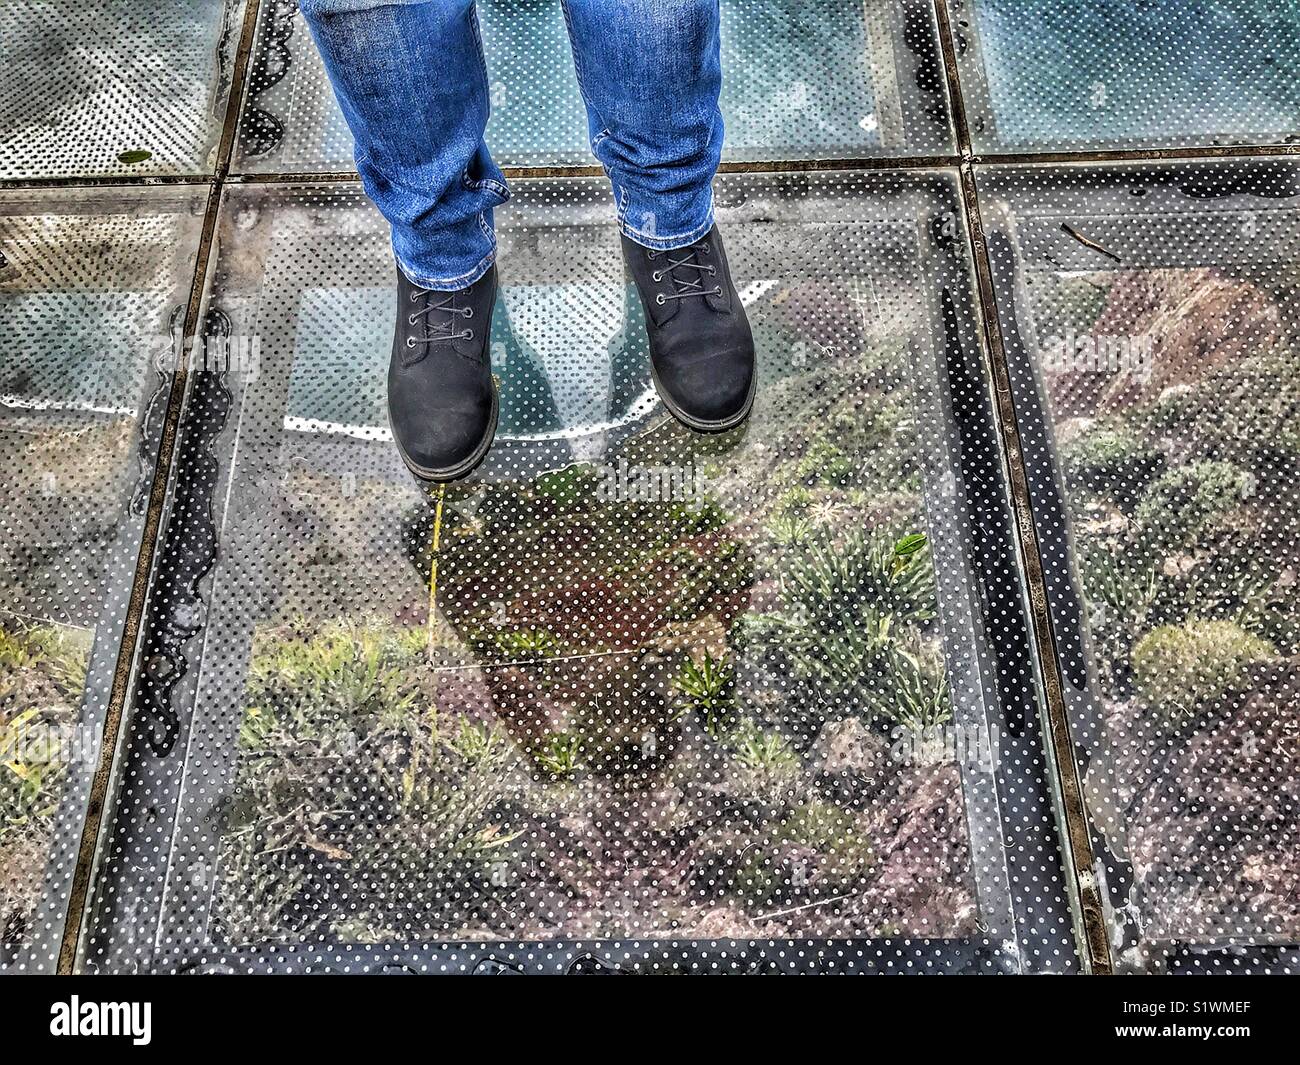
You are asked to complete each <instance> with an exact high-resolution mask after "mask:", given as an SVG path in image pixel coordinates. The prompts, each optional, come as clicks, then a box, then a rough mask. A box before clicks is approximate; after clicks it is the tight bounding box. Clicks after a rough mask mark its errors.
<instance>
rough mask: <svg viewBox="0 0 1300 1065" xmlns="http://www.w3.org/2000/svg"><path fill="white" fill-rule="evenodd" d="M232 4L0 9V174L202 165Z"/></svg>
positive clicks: (183, 1)
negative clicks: (1, 73) (0, 72)
mask: <svg viewBox="0 0 1300 1065" xmlns="http://www.w3.org/2000/svg"><path fill="white" fill-rule="evenodd" d="M242 18H243V3H242V0H168V3H167V4H166V5H165V6H160V5H159V4H156V3H151V2H148V0H97V2H96V3H93V4H88V3H84V2H82V0H5V2H4V3H0V70H2V71H3V72H4V73H3V75H0V178H10V179H16V178H34V177H67V176H73V175H83V174H84V175H106V174H113V175H123V176H131V175H148V174H204V173H209V174H210V173H211V172H212V169H213V162H214V160H213V158H212V156H213V153H214V150H215V148H216V146H217V141H218V140H219V139H220V136H221V122H222V118H223V117H224V111H225V97H226V94H227V92H228V90H229V80H230V71H229V65H230V62H231V54H232V52H233V47H234V43H235V42H237V41H238V38H239V24H240V21H241V20H242Z"/></svg>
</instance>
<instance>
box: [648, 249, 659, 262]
mask: <svg viewBox="0 0 1300 1065" xmlns="http://www.w3.org/2000/svg"><path fill="white" fill-rule="evenodd" d="M645 257H646V258H647V259H649V260H650V261H651V262H654V261H655V260H656V259H657V258H659V253H658V252H657V251H648V252H646V253H645Z"/></svg>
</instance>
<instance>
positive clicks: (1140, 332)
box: [1047, 269, 1284, 418]
mask: <svg viewBox="0 0 1300 1065" xmlns="http://www.w3.org/2000/svg"><path fill="white" fill-rule="evenodd" d="M1083 329H1084V327H1083V325H1082V324H1081V325H1080V332H1079V333H1078V334H1075V335H1070V336H1066V337H1063V338H1057V339H1059V340H1061V341H1062V343H1063V344H1064V345H1065V350H1064V352H1061V351H1060V350H1057V351H1056V352H1055V353H1054V354H1052V356H1051V358H1050V366H1049V372H1048V374H1047V387H1048V392H1049V394H1050V396H1051V399H1052V406H1053V410H1054V411H1055V412H1056V417H1057V418H1066V417H1071V416H1080V415H1085V416H1086V415H1097V414H1105V413H1108V412H1111V411H1115V410H1119V409H1123V408H1125V407H1128V406H1132V405H1134V404H1141V403H1147V402H1151V401H1153V400H1155V399H1157V398H1158V397H1159V396H1160V394H1161V393H1162V392H1164V391H1165V390H1166V389H1168V388H1173V387H1176V386H1178V385H1186V384H1191V383H1194V382H1196V381H1199V380H1201V379H1202V378H1204V377H1205V376H1206V375H1208V374H1210V373H1212V372H1213V371H1215V370H1218V369H1220V368H1222V367H1224V366H1230V365H1232V364H1234V363H1237V362H1240V361H1242V360H1243V359H1246V358H1248V357H1250V356H1251V355H1257V354H1259V353H1260V352H1264V351H1268V350H1269V349H1270V348H1272V347H1273V346H1274V345H1276V344H1277V343H1278V341H1280V340H1281V338H1282V335H1283V332H1284V328H1283V322H1282V318H1281V314H1280V311H1279V309H1278V304H1277V303H1276V302H1275V301H1274V300H1273V299H1272V298H1271V297H1270V296H1269V294H1268V293H1267V292H1266V291H1264V290H1263V289H1262V288H1260V287H1259V286H1258V285H1256V284H1253V283H1252V282H1250V281H1248V280H1242V279H1237V278H1230V277H1225V276H1223V275H1222V274H1220V273H1219V272H1217V271H1215V270H1211V269H1197V270H1173V269H1163V270H1142V271H1132V272H1129V273H1123V274H1120V275H1119V276H1118V277H1117V278H1116V279H1115V280H1114V282H1113V283H1112V284H1111V286H1110V289H1109V291H1108V293H1107V295H1106V299H1105V302H1104V304H1103V305H1102V309H1101V313H1100V314H1099V315H1098V317H1097V320H1096V322H1094V323H1093V325H1092V326H1091V327H1089V328H1088V329H1087V331H1086V333H1084V332H1083Z"/></svg>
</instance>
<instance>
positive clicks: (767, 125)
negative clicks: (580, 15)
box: [237, 0, 952, 173]
mask: <svg viewBox="0 0 1300 1065" xmlns="http://www.w3.org/2000/svg"><path fill="white" fill-rule="evenodd" d="M478 13H479V20H480V22H481V24H482V32H483V47H484V51H485V53H486V56H487V64H488V80H489V82H490V85H491V102H492V117H491V119H490V121H489V124H488V130H487V143H488V147H489V148H490V149H491V150H492V153H493V156H494V158H495V159H496V161H497V162H498V163H499V164H501V165H503V166H525V165H528V166H532V165H540V166H545V165H560V164H569V165H589V164H591V163H592V162H593V159H592V156H591V152H590V151H589V150H588V147H587V118H586V112H585V111H584V109H583V106H582V99H581V96H580V95H579V92H578V83H577V79H576V77H575V76H574V72H573V56H572V53H571V51H570V48H569V39H568V34H567V33H566V31H565V26H564V15H563V12H562V10H561V6H560V3H559V0H529V2H527V3H518V2H512V0H481V2H480V3H479V4H478ZM722 66H723V70H724V71H725V76H724V78H723V90H722V112H723V117H724V120H725V122H726V126H727V144H726V149H725V154H724V158H727V159H783V158H784V159H805V158H811V159H820V158H836V157H857V156H880V155H925V154H932V153H940V152H946V151H950V150H951V147H952V143H951V134H950V131H949V124H948V119H947V105H946V102H945V101H946V97H945V92H944V87H943V79H942V67H941V65H940V60H939V49H938V40H937V35H936V31H935V22H934V13H933V10H932V8H931V7H930V5H929V4H928V3H919V2H916V0H868V2H866V3H860V4H856V5H852V6H850V7H849V8H847V9H846V8H845V7H844V6H843V5H842V4H839V3H836V2H835V0H814V2H811V3H809V2H804V3H798V4H796V3H792V2H789V0H782V2H781V3H770V2H758V0H722ZM249 97H250V99H249V107H248V108H247V109H246V111H245V117H244V121H243V126H242V131H241V141H240V155H241V158H240V159H239V160H238V161H237V166H238V167H239V168H240V169H243V170H246V171H249V172H256V173H261V172H267V171H279V172H289V173H301V172H314V171H350V170H352V169H353V159H352V136H351V134H350V133H349V132H348V129H347V126H346V124H345V123H344V121H343V116H342V115H341V114H340V113H339V110H338V105H337V103H336V102H335V100H334V96H333V92H332V91H331V89H330V87H329V82H328V80H327V79H326V77H325V70H324V66H323V64H322V63H321V60H320V57H319V56H318V55H317V53H316V49H315V47H314V45H313V43H312V41H311V35H310V33H309V32H308V30H307V28H306V26H305V25H304V24H303V23H302V20H301V18H300V17H299V16H298V15H297V10H296V7H295V6H294V5H293V4H292V3H286V2H284V0H269V2H268V3H265V4H263V11H262V15H261V25H260V27H259V37H258V44H257V51H256V52H255V54H254V57H253V64H252V70H251V78H250V82H249Z"/></svg>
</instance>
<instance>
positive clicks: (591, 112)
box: [299, 0, 722, 290]
mask: <svg viewBox="0 0 1300 1065" xmlns="http://www.w3.org/2000/svg"><path fill="white" fill-rule="evenodd" d="M299 7H300V9H301V11H302V14H303V16H304V17H305V18H306V20H307V23H308V25H310V27H311V31H312V34H313V36H314V37H315V38H316V44H317V46H318V47H319V49H320V52H321V55H322V56H323V57H324V60H325V67H326V69H327V71H328V72H329V76H330V80H331V82H333V85H334V91H335V94H336V95H337V96H338V99H339V104H340V106H341V107H342V109H343V115H344V118H345V119H346V120H347V123H348V126H349V127H350V129H351V130H352V135H353V137H354V139H355V140H356V158H357V170H358V172H359V173H360V175H361V180H362V182H363V183H364V185H365V188H366V192H367V193H368V194H369V196H370V198H371V199H372V200H374V202H375V204H376V205H377V206H378V208H379V210H380V212H381V213H382V214H383V215H384V217H385V218H386V219H388V222H389V224H390V225H391V226H392V230H393V250H394V252H395V254H396V256H397V262H398V266H399V267H400V268H401V269H402V272H403V273H405V274H406V276H407V277H408V278H409V279H410V280H411V281H412V282H414V283H415V284H417V285H420V286H422V287H425V288H431V289H441V290H449V289H456V288H463V287H465V286H466V285H469V284H471V283H472V282H474V281H476V280H477V279H478V278H479V277H481V276H482V275H483V274H484V273H485V272H486V271H487V269H488V267H489V266H491V265H492V261H493V258H494V256H495V254H496V237H495V235H494V233H493V229H492V209H493V208H494V207H496V206H497V205H498V204H501V203H504V202H505V201H506V199H507V198H508V197H509V195H510V194H509V190H508V189H507V188H506V181H505V175H503V174H502V173H501V170H500V168H499V167H498V166H497V165H496V164H495V163H494V162H493V161H492V156H491V155H490V154H489V152H488V148H487V144H486V143H485V142H484V140H483V131H484V129H485V128H486V126H487V120H488V107H489V103H488V77H487V66H486V64H485V62H484V59H483V44H482V39H481V37H480V35H479V24H478V14H477V12H476V11H475V8H474V0H299ZM564 14H565V19H566V21H567V23H568V27H569V38H570V41H571V43H572V45H573V58H574V65H575V68H576V70H577V75H578V84H579V85H580V86H581V89H582V95H583V99H584V101H585V103H586V105H587V121H588V127H589V133H590V138H591V149H592V151H593V152H594V153H595V155H596V158H597V159H598V160H599V161H600V163H601V165H602V166H603V167H604V168H605V173H606V174H607V175H608V176H609V180H610V183H611V185H612V186H613V192H614V201H615V204H616V207H617V212H618V223H619V226H620V227H621V228H622V230H623V232H624V233H626V234H627V236H628V237H630V238H631V239H632V240H634V241H636V242H637V243H639V244H643V245H645V246H646V247H647V248H658V249H665V248H680V247H684V246H686V245H687V244H692V243H694V242H695V241H696V240H698V239H699V238H700V237H701V236H703V235H704V234H705V233H707V232H708V231H709V228H710V227H711V226H712V225H713V192H712V185H711V183H712V180H713V175H714V172H715V171H716V170H717V166H718V159H719V156H720V154H721V151H722V115H721V113H720V112H719V110H718V93H719V91H720V89H721V85H722V68H721V62H720V60H719V54H718V0H564ZM507 17H508V16H507Z"/></svg>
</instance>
